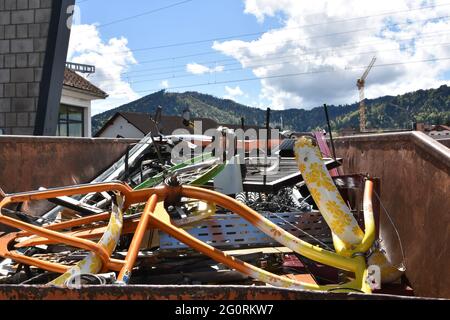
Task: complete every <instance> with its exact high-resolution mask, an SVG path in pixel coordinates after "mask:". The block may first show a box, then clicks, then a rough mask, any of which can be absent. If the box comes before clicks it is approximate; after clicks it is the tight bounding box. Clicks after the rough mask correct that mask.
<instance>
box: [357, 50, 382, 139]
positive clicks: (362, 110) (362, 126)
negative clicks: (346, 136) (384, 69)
mask: <svg viewBox="0 0 450 320" xmlns="http://www.w3.org/2000/svg"><path fill="white" fill-rule="evenodd" d="M376 61H377V58H376V57H373V59H372V62H371V63H370V65H369V66H368V67H367V69H366V71H365V72H364V74H363V75H362V77H361V78H360V79H358V81H357V82H356V86H357V87H358V90H359V130H360V132H366V123H367V116H366V103H365V101H364V100H365V94H364V88H365V86H366V79H367V76H368V75H369V72H370V71H371V70H372V68H373V66H374V64H375V62H376Z"/></svg>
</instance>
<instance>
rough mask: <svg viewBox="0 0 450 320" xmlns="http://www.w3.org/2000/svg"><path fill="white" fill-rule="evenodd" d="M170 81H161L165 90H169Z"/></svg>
mask: <svg viewBox="0 0 450 320" xmlns="http://www.w3.org/2000/svg"><path fill="white" fill-rule="evenodd" d="M169 86H170V85H169V80H163V81H161V88H163V89H167V88H169Z"/></svg>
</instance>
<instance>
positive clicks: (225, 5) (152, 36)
mask: <svg viewBox="0 0 450 320" xmlns="http://www.w3.org/2000/svg"><path fill="white" fill-rule="evenodd" d="M80 2H81V3H77V4H78V5H79V7H80V10H81V23H82V24H96V23H98V24H100V25H102V24H107V23H109V22H111V21H116V20H119V19H122V18H124V17H129V16H133V15H136V14H140V13H142V12H146V11H150V10H153V9H155V8H160V7H164V6H167V5H168V4H172V3H177V2H179V1H177V0H175V1H167V0H152V1H148V0H132V1H123V0H110V1H104V0H88V1H84V2H83V1H80ZM106 3H107V4H106ZM280 26H281V20H280V18H279V17H274V18H269V19H267V20H265V21H264V22H263V23H260V22H258V21H257V19H256V18H255V17H254V16H253V15H249V14H245V13H244V3H243V2H242V1H241V0H214V1H211V0H194V1H192V2H189V3H186V4H182V5H180V6H177V7H173V8H170V9H167V10H162V11H159V12H156V13H153V14H149V15H146V16H142V17H139V18H136V19H132V20H128V21H124V22H121V23H116V24H112V25H109V26H108V25H107V26H104V27H99V31H100V33H101V38H102V39H103V40H104V41H107V40H108V39H110V38H114V37H121V36H123V37H125V38H127V39H128V46H129V48H130V49H131V50H136V49H142V48H149V47H155V46H160V45H166V44H176V43H183V42H187V41H195V40H204V39H215V38H220V37H227V36H230V35H240V34H248V33H258V32H263V31H266V30H269V29H272V28H277V27H280ZM257 38H258V36H249V37H241V38H238V39H244V40H247V41H249V40H253V39H257ZM211 45H212V42H207V43H200V44H193V45H183V46H176V47H170V48H163V49H154V50H145V51H136V52H133V54H134V57H135V58H136V60H137V62H138V63H137V64H136V65H133V66H131V67H130V69H129V74H126V75H124V79H126V80H127V81H128V80H129V81H130V82H131V83H132V87H133V89H135V90H136V91H139V93H140V94H144V95H145V94H146V93H147V92H145V91H151V90H155V89H160V88H162V87H161V82H162V81H164V80H167V81H168V82H169V86H170V87H180V86H190V85H195V84H202V83H214V82H215V81H227V80H232V79H240V78H254V75H253V73H252V71H251V70H249V69H244V70H241V71H237V70H235V69H237V68H239V63H238V62H236V61H234V62H233V61H231V60H233V59H232V58H230V57H228V56H226V55H223V54H221V53H220V52H217V51H215V50H212V49H211ZM208 52H210V53H211V54H205V55H199V56H197V57H189V58H176V59H171V60H166V61H158V62H153V63H150V62H148V63H147V61H149V60H159V59H166V58H173V57H180V56H185V55H192V54H197V53H202V54H203V53H208ZM224 59H225V60H228V61H224V62H223V63H226V64H228V65H230V66H229V68H230V69H233V71H230V72H227V71H225V72H221V73H213V74H206V75H190V74H186V72H185V69H186V67H185V65H186V64H188V63H202V62H208V63H205V65H208V66H211V67H214V66H216V65H220V61H222V60H224ZM216 61H219V62H216ZM231 64H233V65H231ZM181 66H182V67H181ZM174 76H175V77H179V76H182V77H181V78H179V79H173V77H174ZM151 79H158V80H155V81H149V80H151ZM228 86H230V87H233V88H235V85H234V84H233V83H231V84H229V85H228ZM239 87H240V89H241V90H242V91H243V92H245V95H243V96H240V97H236V98H237V100H239V101H240V102H242V103H246V104H252V102H255V101H256V99H255V97H257V96H258V94H259V90H260V84H259V82H258V81H249V82H245V83H240V84H239ZM103 89H104V90H106V91H108V88H103ZM189 90H195V91H201V92H206V93H210V94H213V95H216V96H220V97H222V96H225V95H227V91H226V89H225V85H223V84H222V85H207V86H196V87H192V88H179V89H174V90H171V91H180V92H183V91H189ZM149 93H150V92H149Z"/></svg>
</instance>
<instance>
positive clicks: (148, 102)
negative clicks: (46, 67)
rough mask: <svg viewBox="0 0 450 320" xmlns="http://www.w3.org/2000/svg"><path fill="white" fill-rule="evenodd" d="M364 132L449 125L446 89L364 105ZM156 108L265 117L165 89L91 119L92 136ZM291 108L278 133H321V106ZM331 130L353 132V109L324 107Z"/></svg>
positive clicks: (250, 120) (277, 116)
mask: <svg viewBox="0 0 450 320" xmlns="http://www.w3.org/2000/svg"><path fill="white" fill-rule="evenodd" d="M366 105H367V120H368V123H367V127H368V128H371V129H380V130H382V129H405V128H411V125H412V123H413V122H424V123H430V124H450V87H448V86H446V85H443V86H441V87H440V88H438V89H430V90H419V91H415V92H411V93H407V94H404V95H399V96H396V97H393V96H385V97H381V98H377V99H372V100H367V101H366ZM158 106H162V107H163V114H165V115H181V114H182V112H183V110H185V109H186V108H190V110H191V113H192V115H193V116H194V117H203V118H211V119H214V120H216V121H217V122H218V123H222V124H238V123H240V119H241V117H244V118H245V122H246V124H253V125H264V123H265V117H266V112H265V110H261V109H258V108H252V107H248V106H245V105H242V104H239V103H236V102H234V101H232V100H227V99H221V98H217V97H214V96H211V95H207V94H202V93H199V92H185V93H171V92H166V91H164V90H162V91H159V92H155V93H153V94H150V95H148V96H145V97H143V98H141V99H139V100H136V101H133V102H131V103H128V104H126V105H123V106H121V107H118V108H116V109H112V110H109V111H106V112H104V113H102V114H99V115H96V116H95V117H93V119H92V128H93V133H95V132H97V131H98V130H99V129H100V128H101V127H102V126H103V124H104V123H106V121H108V119H110V118H111V117H112V116H113V115H114V114H115V113H116V112H120V111H121V112H143V113H148V114H151V115H153V114H154V113H155V110H156V108H157V107H158ZM298 107H299V108H292V109H286V110H281V111H280V110H274V111H273V112H272V123H271V125H272V126H278V125H279V124H280V123H281V120H282V121H283V129H290V130H296V131H310V130H313V129H316V128H324V127H325V124H326V120H325V115H324V110H323V107H317V108H315V109H312V110H304V109H300V107H301V106H298ZM329 112H330V117H331V119H332V122H333V123H332V125H333V129H335V130H339V129H344V128H358V126H359V112H358V104H356V103H355V104H351V105H340V106H329Z"/></svg>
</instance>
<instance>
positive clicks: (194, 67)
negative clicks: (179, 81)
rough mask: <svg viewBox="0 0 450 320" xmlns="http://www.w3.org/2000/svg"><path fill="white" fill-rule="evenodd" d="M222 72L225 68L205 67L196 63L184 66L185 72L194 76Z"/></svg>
mask: <svg viewBox="0 0 450 320" xmlns="http://www.w3.org/2000/svg"><path fill="white" fill-rule="evenodd" d="M223 70H225V67H223V66H215V67H207V66H204V65H202V64H198V63H189V64H187V65H186V71H187V72H189V73H192V74H196V75H201V74H205V73H215V72H222V71H223Z"/></svg>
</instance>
